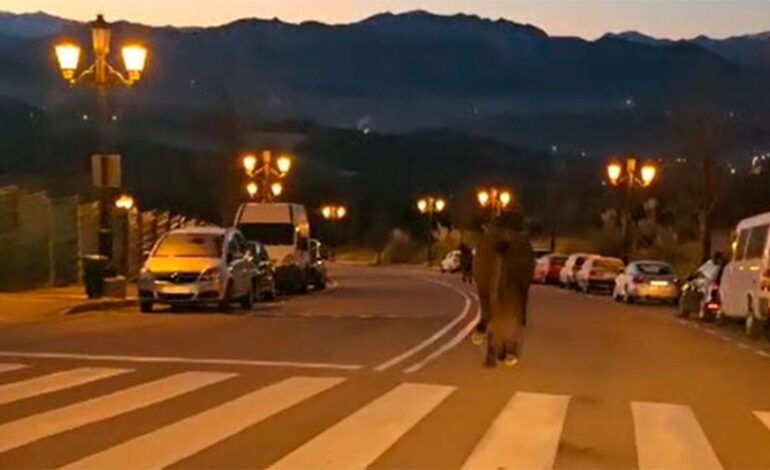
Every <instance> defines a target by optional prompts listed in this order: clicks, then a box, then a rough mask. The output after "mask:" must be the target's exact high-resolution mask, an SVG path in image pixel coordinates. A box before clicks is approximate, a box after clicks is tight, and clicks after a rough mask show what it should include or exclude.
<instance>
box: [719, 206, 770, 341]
mask: <svg viewBox="0 0 770 470" xmlns="http://www.w3.org/2000/svg"><path fill="white" fill-rule="evenodd" d="M769 228H770V212H768V213H765V214H762V215H758V216H755V217H751V218H748V219H744V220H742V221H741V222H740V223H739V224H738V227H737V228H736V230H735V240H734V242H733V257H732V260H731V261H730V262H729V263H728V264H727V266H726V267H725V269H724V273H723V274H722V282H721V285H720V286H719V295H720V298H721V299H722V306H721V310H720V311H719V312H718V314H717V318H719V319H724V318H739V319H745V322H746V333H747V334H748V335H749V336H751V337H757V336H759V335H760V333H761V332H762V331H763V330H764V326H765V324H766V323H767V314H768V311H767V310H768V294H769V293H770V270H769V269H768V237H767V235H768V229H769Z"/></svg>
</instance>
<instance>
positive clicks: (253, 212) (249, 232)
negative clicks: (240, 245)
mask: <svg viewBox="0 0 770 470" xmlns="http://www.w3.org/2000/svg"><path fill="white" fill-rule="evenodd" d="M235 227H236V228H238V229H239V230H240V231H241V232H242V233H243V235H244V236H245V237H246V239H247V240H249V241H257V242H260V243H261V244H262V245H263V246H265V248H266V249H267V253H268V254H269V256H270V260H271V261H272V263H273V265H274V266H275V278H276V279H275V280H276V287H277V288H278V290H280V291H284V292H293V293H304V292H307V290H308V285H309V284H310V269H311V259H310V223H309V222H308V218H307V211H306V210H305V206H302V205H300V204H289V203H254V202H249V203H245V204H241V206H240V207H239V208H238V212H237V213H236V215H235Z"/></svg>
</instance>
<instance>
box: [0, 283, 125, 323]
mask: <svg viewBox="0 0 770 470" xmlns="http://www.w3.org/2000/svg"><path fill="white" fill-rule="evenodd" d="M135 298H136V286H135V285H133V284H131V285H129V287H128V300H132V299H135ZM105 301H106V302H108V303H110V302H115V299H112V300H110V299H102V300H90V299H88V298H87V297H86V294H85V287H83V286H82V285H73V286H68V287H45V288H41V289H34V290H28V291H23V292H9V293H5V292H3V293H0V325H2V324H9V323H25V322H29V321H37V320H40V319H43V318H47V317H51V316H56V315H63V314H65V313H67V312H69V311H70V310H72V309H74V308H82V307H83V306H87V307H92V308H97V307H99V306H100V305H102V304H104V302H105Z"/></svg>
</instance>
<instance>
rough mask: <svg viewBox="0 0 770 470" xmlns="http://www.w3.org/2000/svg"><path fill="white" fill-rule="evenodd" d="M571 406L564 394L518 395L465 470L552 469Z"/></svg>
mask: <svg viewBox="0 0 770 470" xmlns="http://www.w3.org/2000/svg"><path fill="white" fill-rule="evenodd" d="M568 405H569V397H568V396H564V395H545V394H539V393H523V392H519V393H516V394H515V395H514V396H513V398H511V399H510V401H508V403H507V404H506V405H505V408H503V411H502V412H501V413H500V414H499V415H498V416H497V418H496V419H495V421H494V423H492V426H491V427H490V428H489V430H488V431H487V433H486V435H485V436H484V437H483V438H482V440H481V441H480V442H479V443H478V445H477V446H476V448H475V449H474V450H473V453H472V454H471V455H470V457H469V458H468V460H467V461H466V462H465V465H464V466H463V468H465V469H469V470H471V469H477V468H489V469H498V468H510V469H514V468H526V469H531V470H534V469H550V468H552V467H553V464H554V461H555V460H556V451H557V450H558V448H559V440H560V438H561V433H562V429H563V428H564V419H565V417H566V415H567V406H568Z"/></svg>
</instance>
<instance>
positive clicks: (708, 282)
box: [679, 260, 724, 320]
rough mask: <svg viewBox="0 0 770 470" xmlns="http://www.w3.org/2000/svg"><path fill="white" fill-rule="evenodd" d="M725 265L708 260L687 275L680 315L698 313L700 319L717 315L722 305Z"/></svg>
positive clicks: (680, 299) (680, 301)
mask: <svg viewBox="0 0 770 470" xmlns="http://www.w3.org/2000/svg"><path fill="white" fill-rule="evenodd" d="M723 269H724V265H722V264H721V263H717V262H714V261H713V260H709V261H707V262H706V263H705V264H704V265H703V266H701V267H700V268H698V270H697V271H695V272H694V273H693V274H691V275H690V276H688V277H687V281H686V282H685V284H684V285H683V286H682V294H681V296H680V297H679V315H680V316H681V317H685V318H686V317H689V316H690V315H692V314H696V315H697V318H698V319H699V320H710V319H714V318H715V317H716V314H717V312H718V311H719V307H720V299H719V283H720V281H721V279H722V271H723Z"/></svg>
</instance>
